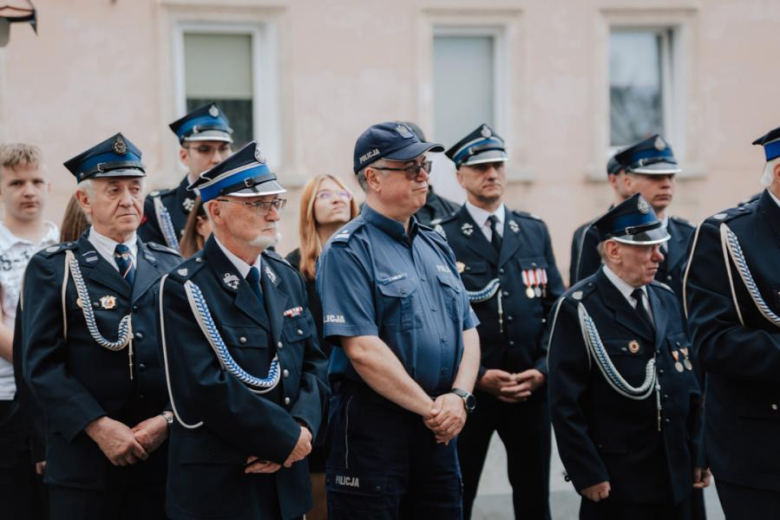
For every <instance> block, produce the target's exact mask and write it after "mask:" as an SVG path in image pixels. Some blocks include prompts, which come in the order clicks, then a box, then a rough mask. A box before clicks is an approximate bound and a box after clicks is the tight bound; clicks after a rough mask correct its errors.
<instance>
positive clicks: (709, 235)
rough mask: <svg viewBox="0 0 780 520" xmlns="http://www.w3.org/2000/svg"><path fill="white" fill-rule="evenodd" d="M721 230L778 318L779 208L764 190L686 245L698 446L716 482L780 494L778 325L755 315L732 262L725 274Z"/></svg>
mask: <svg viewBox="0 0 780 520" xmlns="http://www.w3.org/2000/svg"><path fill="white" fill-rule="evenodd" d="M722 225H726V226H727V227H728V228H729V229H731V231H732V232H733V233H734V234H736V236H737V239H738V241H739V245H740V246H741V249H742V251H743V252H744V256H745V258H746V263H747V267H748V269H749V271H750V274H751V275H752V278H753V280H754V281H755V284H756V286H757V288H758V292H759V293H760V294H761V298H762V299H763V301H764V302H765V305H766V306H767V308H766V311H767V312H768V313H774V314H780V269H778V265H779V262H778V261H779V260H780V208H778V206H777V204H775V202H774V201H773V200H772V198H771V196H770V195H769V193H768V192H766V191H765V192H764V194H763V195H762V196H761V198H760V199H758V200H757V201H754V202H751V203H748V204H746V205H744V206H740V207H737V208H733V209H729V210H727V211H725V212H723V213H719V214H717V215H715V216H713V217H710V218H708V219H706V220H705V221H704V222H703V223H702V224H701V225H700V226H699V229H698V231H697V233H698V234H697V237H696V238H695V239H694V241H693V243H692V254H691V259H690V261H689V266H688V273H687V278H686V285H685V289H686V293H687V305H688V308H687V312H688V326H689V327H690V331H691V334H692V339H693V343H694V347H695V349H696V351H697V356H698V359H699V362H700V363H701V366H702V367H703V368H704V370H705V373H706V377H707V399H706V412H705V417H706V421H705V443H704V444H705V446H706V448H707V455H708V457H709V461H710V464H711V466H712V470H713V474H714V475H715V477H716V478H717V479H718V480H722V481H724V482H730V483H732V484H737V485H740V486H746V487H754V488H762V489H771V490H774V491H780V444H778V442H777V440H778V438H779V437H780V410H779V409H778V407H780V324H776V323H772V322H770V321H769V320H768V319H767V318H765V317H764V315H763V314H762V313H761V312H760V311H759V309H758V307H757V306H756V303H755V302H754V300H753V299H752V298H751V296H750V295H749V293H748V291H747V289H746V285H745V283H744V282H743V280H742V277H741V275H740V273H739V271H738V270H737V268H736V265H735V264H734V262H733V260H731V259H729V264H728V265H729V267H730V273H731V276H729V269H727V268H726V264H725V262H724V247H723V246H722V243H721V231H720V228H721V226H722ZM730 279H731V281H732V282H733V285H732V284H731V283H730V282H729V280H730Z"/></svg>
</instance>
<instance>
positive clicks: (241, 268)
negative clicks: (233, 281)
mask: <svg viewBox="0 0 780 520" xmlns="http://www.w3.org/2000/svg"><path fill="white" fill-rule="evenodd" d="M214 240H215V241H216V242H217V245H218V246H219V248H220V249H221V250H222V252H223V253H225V256H226V257H227V258H228V260H230V263H232V264H233V265H234V266H235V268H236V270H237V271H238V273H239V274H240V275H241V277H242V278H246V276H247V275H248V274H249V270H250V269H251V268H253V267H257V270H258V271H260V262H261V261H262V258H263V255H257V260H255V263H254V264H253V265H249V264H248V263H246V262H244V261H243V260H241V259H240V258H239V257H237V256H236V255H234V254H233V253H232V252H231V251H230V250H229V249H228V248H227V247H225V246H224V245H222V242H220V241H219V239H218V238H217V237H216V235H214Z"/></svg>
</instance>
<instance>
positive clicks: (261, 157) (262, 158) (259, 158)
mask: <svg viewBox="0 0 780 520" xmlns="http://www.w3.org/2000/svg"><path fill="white" fill-rule="evenodd" d="M255 161H257V162H259V163H260V164H265V163H266V160H265V155H263V152H261V151H260V148H257V147H255Z"/></svg>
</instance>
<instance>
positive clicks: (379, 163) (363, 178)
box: [357, 159, 385, 193]
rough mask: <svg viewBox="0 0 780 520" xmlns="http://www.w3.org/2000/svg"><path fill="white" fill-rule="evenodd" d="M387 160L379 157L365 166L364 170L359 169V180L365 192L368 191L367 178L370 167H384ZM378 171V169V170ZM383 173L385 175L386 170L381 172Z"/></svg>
mask: <svg viewBox="0 0 780 520" xmlns="http://www.w3.org/2000/svg"><path fill="white" fill-rule="evenodd" d="M384 167H385V162H384V161H383V160H382V159H379V160H377V161H374V162H372V163H371V164H369V165H368V166H365V167H364V168H363V169H362V170H360V171H358V173H357V181H358V184H359V185H360V189H362V190H363V193H368V181H367V180H366V172H367V171H368V169H369V168H373V169H375V170H376V169H377V168H384ZM377 171H378V170H377ZM380 173H381V174H382V175H385V174H384V172H380Z"/></svg>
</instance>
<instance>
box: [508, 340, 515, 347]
mask: <svg viewBox="0 0 780 520" xmlns="http://www.w3.org/2000/svg"><path fill="white" fill-rule="evenodd" d="M509 346H510V347H514V346H515V340H513V339H510V340H509Z"/></svg>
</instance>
